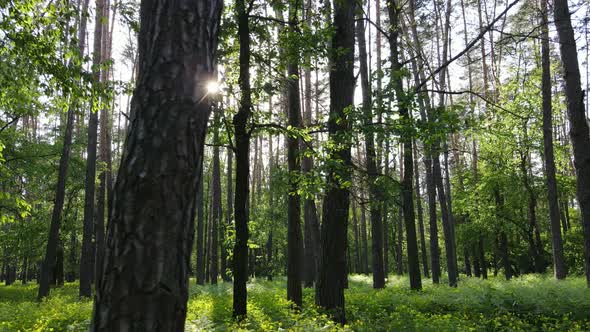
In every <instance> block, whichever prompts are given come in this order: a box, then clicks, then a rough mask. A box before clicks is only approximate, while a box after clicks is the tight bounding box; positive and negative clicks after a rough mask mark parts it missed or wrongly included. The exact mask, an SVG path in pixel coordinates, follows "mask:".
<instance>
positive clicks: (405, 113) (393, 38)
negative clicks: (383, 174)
mask: <svg viewBox="0 0 590 332" xmlns="http://www.w3.org/2000/svg"><path fill="white" fill-rule="evenodd" d="M387 7H388V11H389V19H390V23H391V29H390V31H391V34H390V41H389V43H390V49H391V61H392V70H393V75H400V74H401V70H402V65H401V63H400V61H399V58H400V57H399V49H398V47H399V45H398V37H399V30H400V27H401V25H400V24H399V14H400V11H401V4H399V3H397V2H396V1H391V2H389V3H388V4H387ZM393 89H394V91H395V95H396V99H397V106H398V109H399V114H400V118H401V119H402V121H404V123H405V125H411V122H410V115H409V110H408V105H407V102H406V98H405V93H404V91H403V82H402V78H401V76H400V77H398V79H396V80H394V81H393ZM411 135H412V134H411V131H410V130H404V131H403V133H402V136H401V137H400V140H401V142H402V144H403V155H404V158H403V161H404V162H403V168H404V174H403V175H404V176H403V179H402V182H401V191H402V209H403V216H404V226H405V228H406V243H407V250H408V274H409V275H410V288H411V289H413V290H419V289H421V288H422V279H421V276H420V265H419V264H420V262H419V258H418V257H419V253H418V241H417V238H416V221H415V215H414V198H413V196H414V190H413V188H412V187H413V176H414V165H413V164H414V160H413V154H412V137H411Z"/></svg>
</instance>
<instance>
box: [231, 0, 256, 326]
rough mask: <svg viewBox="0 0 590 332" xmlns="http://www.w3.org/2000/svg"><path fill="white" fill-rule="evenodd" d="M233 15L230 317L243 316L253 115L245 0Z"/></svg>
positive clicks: (246, 268)
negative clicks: (235, 95)
mask: <svg viewBox="0 0 590 332" xmlns="http://www.w3.org/2000/svg"><path fill="white" fill-rule="evenodd" d="M235 9H236V17H237V21H238V39H239V44H240V56H239V57H240V73H239V78H238V85H239V87H240V101H239V109H238V113H236V115H235V116H234V119H233V121H234V128H235V140H236V143H235V144H236V147H235V148H236V150H235V153H236V187H235V189H236V194H235V201H234V203H235V211H234V218H235V231H236V241H235V244H234V257H233V259H234V261H233V264H234V270H233V274H234V291H233V316H234V317H236V318H238V319H242V318H244V317H245V316H246V313H247V311H246V301H247V296H248V295H247V291H246V282H247V280H248V236H249V235H248V219H249V216H248V196H249V186H248V178H249V175H250V153H249V148H250V133H249V132H248V130H247V128H246V127H247V124H248V120H249V118H250V116H251V114H252V111H251V108H252V99H251V91H250V27H249V22H248V21H249V19H248V14H249V13H248V12H247V7H246V1H245V0H237V1H236V5H235Z"/></svg>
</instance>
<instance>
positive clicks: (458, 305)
mask: <svg viewBox="0 0 590 332" xmlns="http://www.w3.org/2000/svg"><path fill="white" fill-rule="evenodd" d="M371 285H372V279H371V277H370V276H361V275H353V276H350V278H349V286H350V287H349V289H348V290H347V291H346V294H345V296H346V314H347V319H348V324H347V325H346V326H344V327H340V326H336V325H334V324H333V323H332V322H331V321H330V320H329V319H328V317H326V316H325V315H323V314H321V310H319V309H318V308H316V307H315V305H314V292H313V289H304V293H303V297H304V301H303V302H304V307H303V309H302V310H301V311H300V312H295V311H293V310H292V309H290V308H291V304H290V303H289V302H288V301H287V300H286V297H287V295H286V290H285V289H286V280H285V279H284V278H276V280H275V281H272V282H269V281H263V280H253V281H252V282H251V283H249V284H248V318H247V319H245V320H244V321H242V322H240V323H237V322H235V321H234V320H233V319H232V317H231V310H232V302H231V301H232V293H231V291H232V286H231V283H220V284H219V285H217V286H211V285H206V286H196V285H194V281H191V288H190V298H189V302H188V306H187V321H186V330H187V331H435V332H443V331H589V330H590V290H589V289H587V288H586V286H585V281H584V279H583V278H579V277H576V278H569V279H567V280H563V281H557V280H554V279H553V278H551V277H549V276H544V275H527V276H524V277H521V278H515V279H513V280H511V281H509V282H507V281H505V280H503V279H502V278H490V279H489V280H480V279H476V278H466V277H463V278H462V279H461V280H460V283H459V287H457V288H451V287H448V286H446V285H445V284H441V285H433V284H432V283H431V282H430V281H428V280H424V290H422V291H419V292H415V291H411V290H410V289H409V287H408V280H407V278H405V277H396V276H391V277H390V278H389V281H388V283H387V287H386V288H385V289H382V290H374V289H372V287H371ZM36 292H37V287H36V285H27V286H23V285H13V286H0V331H85V330H87V329H88V326H89V324H90V316H91V311H92V303H91V301H89V300H80V299H78V296H77V294H78V287H77V284H66V285H65V286H64V287H61V288H56V289H53V290H52V292H51V297H49V298H48V299H47V300H45V301H43V302H41V303H38V302H36V301H35V296H36Z"/></svg>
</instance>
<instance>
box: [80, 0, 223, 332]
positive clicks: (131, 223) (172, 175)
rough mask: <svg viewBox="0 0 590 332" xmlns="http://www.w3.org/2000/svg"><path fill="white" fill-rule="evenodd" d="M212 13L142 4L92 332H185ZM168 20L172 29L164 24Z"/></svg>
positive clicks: (214, 26)
mask: <svg viewBox="0 0 590 332" xmlns="http://www.w3.org/2000/svg"><path fill="white" fill-rule="evenodd" d="M221 8H222V3H221V2H220V1H217V0H210V1H207V2H202V3H200V6H187V5H186V4H183V3H177V2H169V1H167V0H163V1H152V0H145V1H143V2H142V3H141V29H140V32H139V54H140V55H139V59H140V60H139V63H140V70H139V76H138V84H137V88H136V90H135V93H134V97H133V102H132V106H131V119H132V120H131V122H130V129H129V134H128V136H127V141H126V142H125V149H124V153H123V156H122V159H121V165H120V168H119V174H118V176H117V182H116V184H115V188H114V190H113V195H114V196H113V206H112V220H111V224H110V227H109V228H108V232H107V241H106V251H105V261H104V266H103V268H102V275H103V277H102V278H101V281H100V283H98V284H97V295H96V299H95V309H94V315H93V322H92V325H91V330H93V331H119V330H132V331H140V330H141V331H181V330H183V329H184V325H185V318H186V303H187V300H188V281H189V279H188V276H189V275H188V274H189V268H190V253H191V249H192V244H193V235H194V217H195V207H196V202H195V197H196V194H197V191H198V185H199V182H200V181H201V180H202V179H201V178H200V174H201V172H200V170H201V168H202V167H203V150H204V143H205V134H206V127H207V120H208V117H209V113H210V111H211V104H210V101H209V100H208V99H207V93H206V89H205V86H206V82H207V81H208V80H211V79H213V78H214V76H213V73H214V70H215V65H216V61H215V53H216V49H217V34H218V30H219V28H218V27H219V22H220V16H221ZM179 15H180V16H179ZM172 16H175V17H178V19H177V20H170V19H166V18H169V17H172ZM197 18H198V19H197ZM187 21H191V22H192V24H189V25H187V24H185V22H187ZM179 68H182V70H179ZM176 82H182V85H178V84H176Z"/></svg>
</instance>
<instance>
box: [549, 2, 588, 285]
mask: <svg viewBox="0 0 590 332" xmlns="http://www.w3.org/2000/svg"><path fill="white" fill-rule="evenodd" d="M553 17H554V21H555V26H556V27H557V36H558V37H559V50H560V53H561V64H562V67H563V72H564V76H565V95H566V99H567V115H568V118H569V122H570V132H569V134H570V137H571V140H572V145H573V148H574V166H575V169H576V176H577V197H578V203H579V204H580V210H581V215H582V218H581V221H582V229H583V233H584V264H585V266H586V283H587V285H588V287H590V135H589V134H588V122H587V119H586V114H585V111H584V93H583V92H582V84H581V81H580V67H579V66H578V53H577V49H576V39H575V37H574V30H573V29H572V22H571V19H570V11H569V8H568V1H567V0H555V2H554V5H553Z"/></svg>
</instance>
